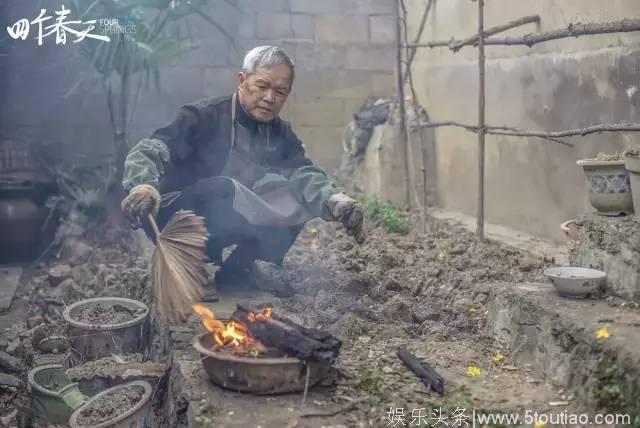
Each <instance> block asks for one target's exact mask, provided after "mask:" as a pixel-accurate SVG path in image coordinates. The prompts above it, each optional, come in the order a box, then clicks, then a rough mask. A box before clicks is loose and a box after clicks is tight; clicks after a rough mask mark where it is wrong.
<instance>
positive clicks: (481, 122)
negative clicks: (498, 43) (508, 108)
mask: <svg viewBox="0 0 640 428" xmlns="http://www.w3.org/2000/svg"><path fill="white" fill-rule="evenodd" d="M477 37H478V207H477V210H478V225H477V227H476V235H477V236H478V239H480V240H483V239H484V170H485V137H486V135H487V128H486V126H487V123H486V117H485V116H486V115H485V110H486V106H487V102H486V98H485V86H486V85H485V83H486V78H485V65H486V58H485V55H484V38H485V36H484V0H478V36H477Z"/></svg>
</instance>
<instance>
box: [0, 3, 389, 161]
mask: <svg viewBox="0 0 640 428" xmlns="http://www.w3.org/2000/svg"><path fill="white" fill-rule="evenodd" d="M41 3H42V7H44V8H47V10H48V11H49V12H50V13H51V14H52V11H53V10H57V9H60V5H61V4H62V3H63V2H62V1H61V0H41ZM229 3H231V5H230V4H229ZM233 4H235V5H236V7H233ZM394 4H395V2H394V1H391V0H236V1H235V2H233V1H229V2H227V1H223V0H211V6H210V7H209V9H208V10H207V13H208V14H209V15H211V16H214V17H215V18H216V20H217V21H218V22H220V23H221V27H222V30H223V31H224V32H226V33H227V34H229V35H231V36H232V38H233V39H234V44H235V48H234V47H233V46H232V45H231V43H229V42H228V39H227V38H225V37H224V35H223V34H222V32H221V31H219V30H217V29H215V28H214V27H212V26H211V25H209V24H208V23H206V22H205V21H204V20H203V19H201V18H199V17H195V16H194V17H189V21H188V23H189V28H190V31H191V32H192V34H193V35H194V38H196V39H197V40H200V41H201V46H200V47H199V48H198V49H196V50H195V51H193V52H191V53H189V54H188V55H185V56H183V57H181V58H180V59H179V60H177V61H174V62H173V63H171V64H168V65H167V66H165V67H163V69H162V74H161V83H162V85H161V88H162V92H161V93H155V92H154V91H153V90H151V89H150V90H144V91H143V92H142V96H141V97H140V100H139V101H138V104H137V113H136V116H135V118H134V120H133V122H132V126H131V130H130V131H131V132H130V140H132V141H137V140H138V139H140V138H143V137H145V136H148V135H149V134H150V133H151V132H152V131H153V130H154V129H156V128H158V127H159V126H162V125H164V124H166V123H167V122H168V121H170V120H172V118H173V117H174V115H175V114H176V112H177V109H178V108H179V107H180V106H181V105H183V104H185V103H188V102H190V101H193V100H196V99H199V98H202V97H205V96H219V95H224V94H230V93H231V92H232V91H233V90H234V89H235V85H236V83H235V82H236V74H237V72H238V70H239V68H240V64H241V61H242V58H243V56H244V54H245V53H246V51H247V50H248V49H250V48H253V47H255V46H258V45H264V44H275V45H278V46H281V47H283V48H284V49H285V50H286V51H287V52H288V53H289V54H290V55H291V56H292V57H293V59H294V60H295V61H296V64H297V77H296V82H295V84H294V91H293V94H292V96H291V98H290V100H289V102H288V104H287V106H286V110H285V112H284V113H283V116H284V117H285V118H286V119H288V120H290V121H291V122H292V124H293V126H294V129H295V130H296V132H297V133H298V135H299V136H300V138H301V139H303V141H304V143H305V145H306V146H307V149H308V152H309V154H310V155H311V156H312V157H313V159H314V160H315V161H316V162H318V163H319V164H320V165H322V166H324V167H326V168H327V169H329V170H331V169H332V168H333V167H335V166H336V165H337V164H338V162H339V158H340V153H341V135H342V130H343V128H344V126H345V125H346V124H347V123H348V122H349V120H350V119H351V117H352V115H353V114H354V113H355V112H356V111H357V109H358V107H359V105H360V104H361V103H362V101H363V100H364V99H365V98H366V97H368V96H389V95H391V94H392V92H393V85H394V79H393V68H394V56H393V48H392V46H393V43H394V21H393V18H392V14H393V9H392V8H393V5H394ZM37 9H38V8H36V7H35V6H34V5H33V4H30V2H22V1H18V0H8V12H7V18H8V22H10V23H13V22H15V21H16V20H17V19H19V18H22V17H28V18H30V19H33V18H35V17H36V16H37V12H38V10H37ZM2 31H3V32H4V31H5V30H4V28H3V29H2ZM5 36H6V33H5ZM0 43H8V44H7V45H6V48H7V51H8V52H9V54H8V56H7V57H3V58H0V61H6V64H7V73H8V81H9V83H10V85H9V87H8V88H7V92H6V94H5V95H6V98H5V99H6V100H7V101H6V102H5V104H4V108H3V110H2V113H1V119H2V120H1V121H0V123H5V124H10V125H7V126H4V127H2V128H1V129H0V137H3V138H10V139H13V140H18V141H26V142H31V141H42V142H45V143H49V144H56V145H59V146H60V152H61V153H70V154H74V155H77V154H85V155H87V156H88V157H93V158H94V159H99V158H100V157H101V156H103V155H104V154H105V153H108V152H110V150H111V147H112V141H113V136H112V133H111V129H110V127H109V122H108V113H107V110H106V103H105V102H104V99H105V97H104V93H103V92H102V87H101V85H100V84H98V82H96V81H95V80H93V81H92V80H87V81H86V83H83V84H82V85H80V86H78V87H77V90H76V91H75V92H74V93H73V94H71V95H67V92H68V90H69V89H70V88H71V87H73V86H74V85H75V83H76V82H78V81H79V80H80V79H81V78H85V77H87V76H90V75H91V67H90V66H88V65H87V64H86V61H84V60H83V59H82V58H80V57H79V56H78V55H77V53H78V49H79V47H78V46H77V45H74V44H73V43H69V42H68V43H67V45H66V46H62V45H60V46H56V45H55V38H49V39H48V40H46V41H45V46H42V47H36V42H35V40H33V39H27V40H25V41H22V40H20V41H14V40H9V41H7V40H6V38H5V40H4V41H3V42H0ZM65 95H67V96H65Z"/></svg>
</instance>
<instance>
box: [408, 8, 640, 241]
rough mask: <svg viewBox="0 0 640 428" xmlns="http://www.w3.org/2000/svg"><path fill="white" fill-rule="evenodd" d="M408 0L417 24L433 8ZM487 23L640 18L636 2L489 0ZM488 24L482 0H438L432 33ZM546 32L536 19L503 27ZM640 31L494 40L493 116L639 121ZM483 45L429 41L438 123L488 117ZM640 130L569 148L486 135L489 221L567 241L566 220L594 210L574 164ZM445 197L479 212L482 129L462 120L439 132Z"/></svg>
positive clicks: (563, 124) (548, 26)
mask: <svg viewBox="0 0 640 428" xmlns="http://www.w3.org/2000/svg"><path fill="white" fill-rule="evenodd" d="M424 3H425V2H424V1H422V0H409V1H408V7H409V11H410V31H409V34H410V35H412V34H416V27H417V25H418V22H419V19H420V17H421V15H422V10H423V7H424ZM486 3H487V5H486V27H490V26H494V25H499V24H501V23H505V22H507V21H509V20H512V19H515V18H519V17H522V16H525V15H530V14H538V15H540V16H541V19H542V22H541V28H540V29H541V30H542V31H546V30H552V29H556V28H561V27H564V26H566V25H567V24H569V23H571V22H585V23H586V22H597V21H607V20H617V19H623V18H629V17H636V18H637V17H640V2H638V1H636V0H610V1H607V2H602V1H600V0H539V1H535V2H521V1H513V0H491V1H488V2H486ZM476 31H477V3H473V2H469V1H468V0H436V1H435V7H434V9H433V10H432V14H431V16H430V18H429V21H428V23H427V27H426V31H425V34H424V36H423V41H427V40H434V39H438V40H442V39H444V40H447V39H449V38H451V37H452V36H453V37H455V38H461V37H465V36H469V35H472V34H473V33H475V32H476ZM534 31H536V27H535V24H531V25H529V26H526V27H523V28H521V29H516V30H511V31H510V32H509V33H505V34H504V35H520V34H525V33H527V32H534ZM411 37H412V36H410V38H411ZM639 42H640V34H639V33H626V34H614V35H603V36H590V37H581V38H578V39H565V40H559V41H553V42H548V43H545V44H540V45H536V46H534V47H532V48H527V47H498V46H494V47H487V58H488V62H487V72H486V74H487V121H488V123H490V124H492V125H511V126H516V127H521V128H532V129H547V130H561V129H569V128H579V127H584V126H588V125H592V124H598V123H604V122H628V121H634V122H639V121H640V111H639V110H638V105H639V104H640V92H639V91H638V70H639V67H640V62H639V61H640V53H639V52H640V44H639ZM477 69H478V67H477V50H476V49H473V48H465V49H463V50H462V51H460V52H459V53H457V54H453V53H451V52H450V51H449V50H448V49H433V50H430V49H422V50H419V53H418V55H417V57H416V61H415V65H414V68H413V73H414V74H413V75H414V79H415V81H416V88H417V92H418V97H419V101H420V102H421V104H422V105H423V106H424V107H425V108H426V109H427V111H428V112H429V114H430V116H431V119H432V120H434V121H438V120H444V119H449V120H456V121H459V122H466V123H476V122H477V108H478V107H477V105H478V101H477V91H478V89H477V81H478V77H477V76H478V72H477ZM639 139H640V135H638V134H631V133H630V134H602V135H593V136H587V137H580V138H574V139H571V140H570V141H572V142H573V143H575V147H573V148H569V147H565V146H561V145H557V144H554V143H549V142H546V141H543V140H540V139H534V138H507V137H494V136H488V137H487V147H486V215H487V220H488V221H491V222H495V223H501V224H505V225H509V226H512V227H514V228H518V229H521V230H526V231H528V232H531V233H533V234H537V235H542V236H547V237H552V238H557V239H560V238H561V231H560V229H559V225H560V223H561V222H562V221H564V220H567V219H569V218H572V217H574V216H575V215H577V214H578V213H581V212H584V211H586V210H590V208H589V205H588V202H587V195H586V190H585V183H584V178H583V176H582V172H581V170H580V169H579V168H578V167H577V166H576V164H575V161H576V160H578V159H581V158H585V157H590V156H593V155H596V154H597V153H598V152H601V151H607V152H615V151H616V150H618V151H621V150H623V149H624V146H625V144H627V143H631V144H632V143H634V142H636V141H638V140H639ZM436 150H437V171H436V173H437V176H438V189H437V190H438V199H439V205H441V206H443V207H446V208H449V209H454V210H459V211H462V212H465V213H467V214H471V215H475V212H476V189H477V173H476V171H477V137H476V135H475V134H471V133H467V132H466V131H464V130H460V129H455V128H439V129H438V130H437V131H436Z"/></svg>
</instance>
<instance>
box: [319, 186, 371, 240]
mask: <svg viewBox="0 0 640 428" xmlns="http://www.w3.org/2000/svg"><path fill="white" fill-rule="evenodd" d="M327 205H328V206H329V210H330V211H331V215H332V216H333V217H334V218H335V219H336V220H338V221H339V222H341V223H342V224H343V225H344V227H345V229H347V233H348V234H349V235H351V236H353V237H354V238H355V240H356V242H357V243H358V244H362V243H363V242H364V240H365V238H366V236H365V233H364V212H363V210H362V205H361V204H360V202H358V201H356V200H355V199H353V198H351V197H349V196H347V195H345V194H344V193H337V194H335V195H332V196H330V197H329V200H328V201H327Z"/></svg>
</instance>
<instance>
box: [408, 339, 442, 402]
mask: <svg viewBox="0 0 640 428" xmlns="http://www.w3.org/2000/svg"><path fill="white" fill-rule="evenodd" d="M398 358H400V359H401V360H402V362H403V363H404V365H405V366H406V367H407V368H408V369H409V370H411V371H412V372H413V373H414V374H415V375H416V376H417V377H418V378H419V379H420V380H421V381H422V383H424V384H425V385H426V386H427V387H430V388H431V389H432V390H434V391H435V392H437V393H438V394H444V379H443V378H442V376H440V375H439V374H438V372H436V371H435V370H434V369H433V367H431V366H430V365H429V364H427V363H426V362H424V361H422V360H421V359H419V358H418V357H416V356H415V355H413V354H412V353H411V352H409V350H408V349H406V348H401V349H399V350H398Z"/></svg>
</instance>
